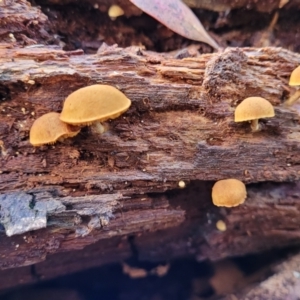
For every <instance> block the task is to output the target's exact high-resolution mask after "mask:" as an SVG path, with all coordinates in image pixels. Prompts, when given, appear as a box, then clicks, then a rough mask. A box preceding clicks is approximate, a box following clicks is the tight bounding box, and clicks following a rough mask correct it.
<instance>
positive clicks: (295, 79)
mask: <svg viewBox="0 0 300 300" xmlns="http://www.w3.org/2000/svg"><path fill="white" fill-rule="evenodd" d="M289 85H290V86H295V87H297V88H298V89H297V91H296V92H295V94H293V95H292V96H291V97H290V98H289V99H288V100H287V101H286V102H285V104H287V105H292V104H293V103H294V102H296V101H297V100H298V98H299V97H300V89H299V86H300V66H298V67H297V68H296V69H295V70H294V71H293V72H292V74H291V77H290V81H289Z"/></svg>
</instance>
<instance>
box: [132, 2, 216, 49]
mask: <svg viewBox="0 0 300 300" xmlns="http://www.w3.org/2000/svg"><path fill="white" fill-rule="evenodd" d="M130 1H131V2H132V3H133V4H134V5H136V6H137V7H138V8H139V9H141V10H142V11H143V12H145V13H147V14H149V15H150V16H152V17H153V18H155V19H156V20H158V21H159V22H160V23H162V24H164V25H165V26H167V27H168V28H170V29H171V30H172V31H174V32H176V33H178V34H180V35H182V36H184V37H186V38H189V39H191V40H195V41H199V42H204V43H206V44H209V45H210V46H212V47H213V48H215V49H218V48H219V46H218V44H217V43H216V42H215V41H214V40H213V39H212V38H211V37H210V36H209V35H208V33H207V32H206V30H205V29H204V27H203V26H202V24H201V22H200V21H199V19H198V18H197V17H196V16H195V15H194V13H193V12H192V11H191V10H190V8H189V7H188V6H187V5H186V4H184V3H183V2H182V1H181V0H151V1H145V0H130Z"/></svg>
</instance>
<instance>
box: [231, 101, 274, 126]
mask: <svg viewBox="0 0 300 300" xmlns="http://www.w3.org/2000/svg"><path fill="white" fill-rule="evenodd" d="M274 116H275V112H274V107H273V105H272V104H271V103H270V102H269V101H268V100H266V99H264V98H262V97H249V98H246V99H244V100H243V101H242V102H241V103H240V104H239V105H238V106H237V107H236V109H235V112H234V121H235V122H243V121H251V120H255V119H260V118H270V117H274Z"/></svg>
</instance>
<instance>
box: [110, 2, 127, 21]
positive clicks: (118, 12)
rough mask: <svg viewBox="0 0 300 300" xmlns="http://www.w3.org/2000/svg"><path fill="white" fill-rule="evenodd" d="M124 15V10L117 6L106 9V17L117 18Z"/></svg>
mask: <svg viewBox="0 0 300 300" xmlns="http://www.w3.org/2000/svg"><path fill="white" fill-rule="evenodd" d="M123 15H124V10H123V9H122V7H120V6H119V5H116V4H113V5H112V6H111V7H110V8H109V9H108V16H109V17H110V18H117V17H120V16H123Z"/></svg>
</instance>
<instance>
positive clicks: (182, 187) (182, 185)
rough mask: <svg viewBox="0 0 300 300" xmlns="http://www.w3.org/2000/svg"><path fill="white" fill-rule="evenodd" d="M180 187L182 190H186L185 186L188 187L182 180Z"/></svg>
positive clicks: (179, 183)
mask: <svg viewBox="0 0 300 300" xmlns="http://www.w3.org/2000/svg"><path fill="white" fill-rule="evenodd" d="M178 186H179V187H180V188H181V189H184V188H185V186H186V184H185V182H184V181H183V180H180V181H179V182H178Z"/></svg>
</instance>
